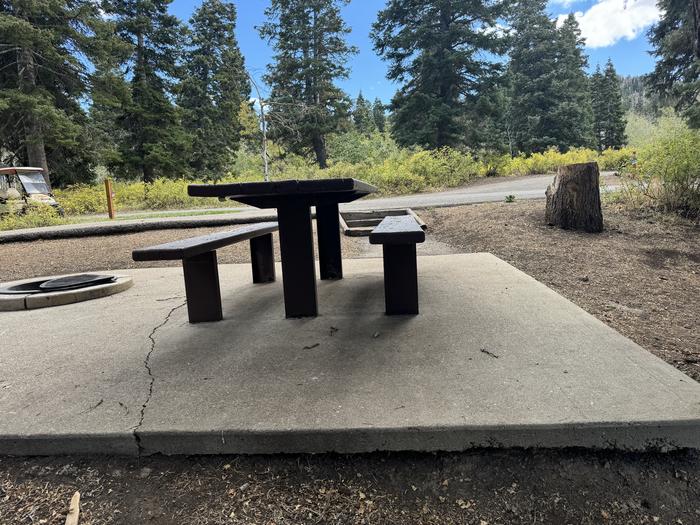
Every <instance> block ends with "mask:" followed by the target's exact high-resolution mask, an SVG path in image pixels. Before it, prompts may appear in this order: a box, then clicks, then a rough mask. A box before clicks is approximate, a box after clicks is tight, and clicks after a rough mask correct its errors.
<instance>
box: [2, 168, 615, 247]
mask: <svg viewBox="0 0 700 525" xmlns="http://www.w3.org/2000/svg"><path fill="white" fill-rule="evenodd" d="M602 175H603V180H604V182H605V183H606V188H607V189H615V188H616V187H617V180H618V179H617V177H615V176H614V175H613V174H612V173H611V172H604V173H603V174H602ZM552 179H553V175H529V176H525V177H507V178H506V177H503V178H500V177H499V178H490V179H480V180H479V181H477V182H475V183H473V184H470V185H468V186H463V187H461V188H455V189H451V190H447V191H440V192H434V193H417V194H414V195H403V196H398V197H382V198H377V199H362V200H360V201H356V202H351V203H349V204H344V205H341V209H344V210H371V209H386V208H415V209H420V208H432V207H440V206H456V205H460V204H474V203H479V202H500V201H503V200H505V198H506V196H508V195H514V196H515V198H516V200H520V199H542V198H544V192H545V190H546V188H547V185H549V184H550V183H551V182H552ZM206 211H217V212H218V211H222V212H226V211H229V212H230V213H217V214H211V215H193V216H179V217H158V216H157V215H154V216H153V217H149V218H139V219H128V218H126V219H123V220H119V221H109V222H106V221H102V222H94V223H93V222H87V223H80V224H67V225H63V226H48V227H45V228H31V229H27V230H14V231H8V232H0V243H2V242H13V241H24V240H27V241H29V240H34V239H55V238H64V237H83V236H86V235H109V234H117V233H119V234H120V233H130V232H135V231H144V230H157V229H167V228H188V227H190V228H192V227H198V226H226V225H230V224H242V223H246V222H256V221H259V220H275V216H274V210H259V209H256V208H250V207H247V208H211V209H196V210H183V211H182V213H183V215H186V214H187V213H197V212H199V213H202V212H206ZM171 213H172V212H171ZM119 215H120V217H122V218H124V217H129V216H130V215H134V216H136V215H143V212H125V213H121V214H119Z"/></svg>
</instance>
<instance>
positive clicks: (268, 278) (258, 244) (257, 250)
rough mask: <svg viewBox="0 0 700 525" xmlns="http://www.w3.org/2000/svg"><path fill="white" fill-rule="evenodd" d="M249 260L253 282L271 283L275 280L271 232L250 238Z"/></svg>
mask: <svg viewBox="0 0 700 525" xmlns="http://www.w3.org/2000/svg"><path fill="white" fill-rule="evenodd" d="M250 262H251V264H252V266H253V282H254V283H271V282H273V281H274V280H275V253H274V248H273V244H272V234H271V233H268V234H266V235H261V236H260V237H253V238H252V239H251V240H250Z"/></svg>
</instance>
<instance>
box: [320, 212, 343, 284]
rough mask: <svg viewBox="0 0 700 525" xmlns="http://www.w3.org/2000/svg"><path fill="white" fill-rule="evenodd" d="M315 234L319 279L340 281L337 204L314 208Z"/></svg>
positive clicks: (341, 273)
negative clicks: (319, 270)
mask: <svg viewBox="0 0 700 525" xmlns="http://www.w3.org/2000/svg"><path fill="white" fill-rule="evenodd" d="M316 233H317V236H318V260H319V264H320V266H321V279H342V278H343V258H342V254H341V251H340V220H339V218H338V203H336V202H334V203H331V204H324V205H321V206H316Z"/></svg>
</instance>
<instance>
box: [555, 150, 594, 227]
mask: <svg viewBox="0 0 700 525" xmlns="http://www.w3.org/2000/svg"><path fill="white" fill-rule="evenodd" d="M599 179H600V174H599V172H598V163H597V162H586V163H583V164H569V165H568V166H561V167H560V168H559V170H558V171H557V175H556V176H555V177H554V182H552V184H550V185H549V186H548V187H547V192H546V195H547V207H546V211H545V218H546V220H547V223H548V224H551V225H552V226H559V227H560V228H564V229H567V230H584V231H587V232H589V233H597V232H602V231H603V211H602V209H601V207H600V187H599Z"/></svg>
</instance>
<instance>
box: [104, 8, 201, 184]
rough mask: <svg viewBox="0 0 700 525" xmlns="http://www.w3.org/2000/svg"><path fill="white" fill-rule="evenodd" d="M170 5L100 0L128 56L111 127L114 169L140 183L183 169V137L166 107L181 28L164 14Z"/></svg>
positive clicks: (174, 111) (175, 117)
mask: <svg viewBox="0 0 700 525" xmlns="http://www.w3.org/2000/svg"><path fill="white" fill-rule="evenodd" d="M170 2H171V0H105V3H104V8H105V12H106V14H107V15H108V16H109V17H111V18H112V19H113V20H114V23H115V27H116V33H117V35H118V36H119V38H121V40H122V41H123V43H124V44H126V45H127V46H128V49H129V52H128V54H127V56H126V57H125V59H124V61H123V63H122V69H123V70H124V71H123V76H126V74H125V73H126V71H127V70H128V72H129V74H130V75H131V78H130V80H129V91H130V92H129V96H128V99H127V100H125V101H123V105H122V107H121V108H120V115H119V117H118V118H117V124H118V125H119V126H120V128H121V130H122V131H123V133H124V140H123V141H122V143H121V144H120V148H119V149H120V163H121V168H122V170H123V171H124V172H125V173H126V174H127V175H131V174H138V175H139V176H141V177H142V178H143V181H144V182H152V181H154V180H155V178H156V177H167V176H174V175H178V174H180V173H182V172H183V170H184V168H185V158H186V155H187V144H188V143H187V136H186V134H185V133H184V131H183V129H182V126H181V124H180V116H179V114H178V110H177V108H176V107H175V105H174V104H173V102H172V98H173V96H174V84H175V80H174V79H175V78H176V77H177V75H178V69H177V60H178V59H179V56H180V53H181V45H180V41H181V40H182V35H183V33H184V28H183V27H182V25H181V24H180V22H179V21H178V20H177V18H176V17H174V16H172V15H169V14H168V5H169V4H170Z"/></svg>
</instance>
